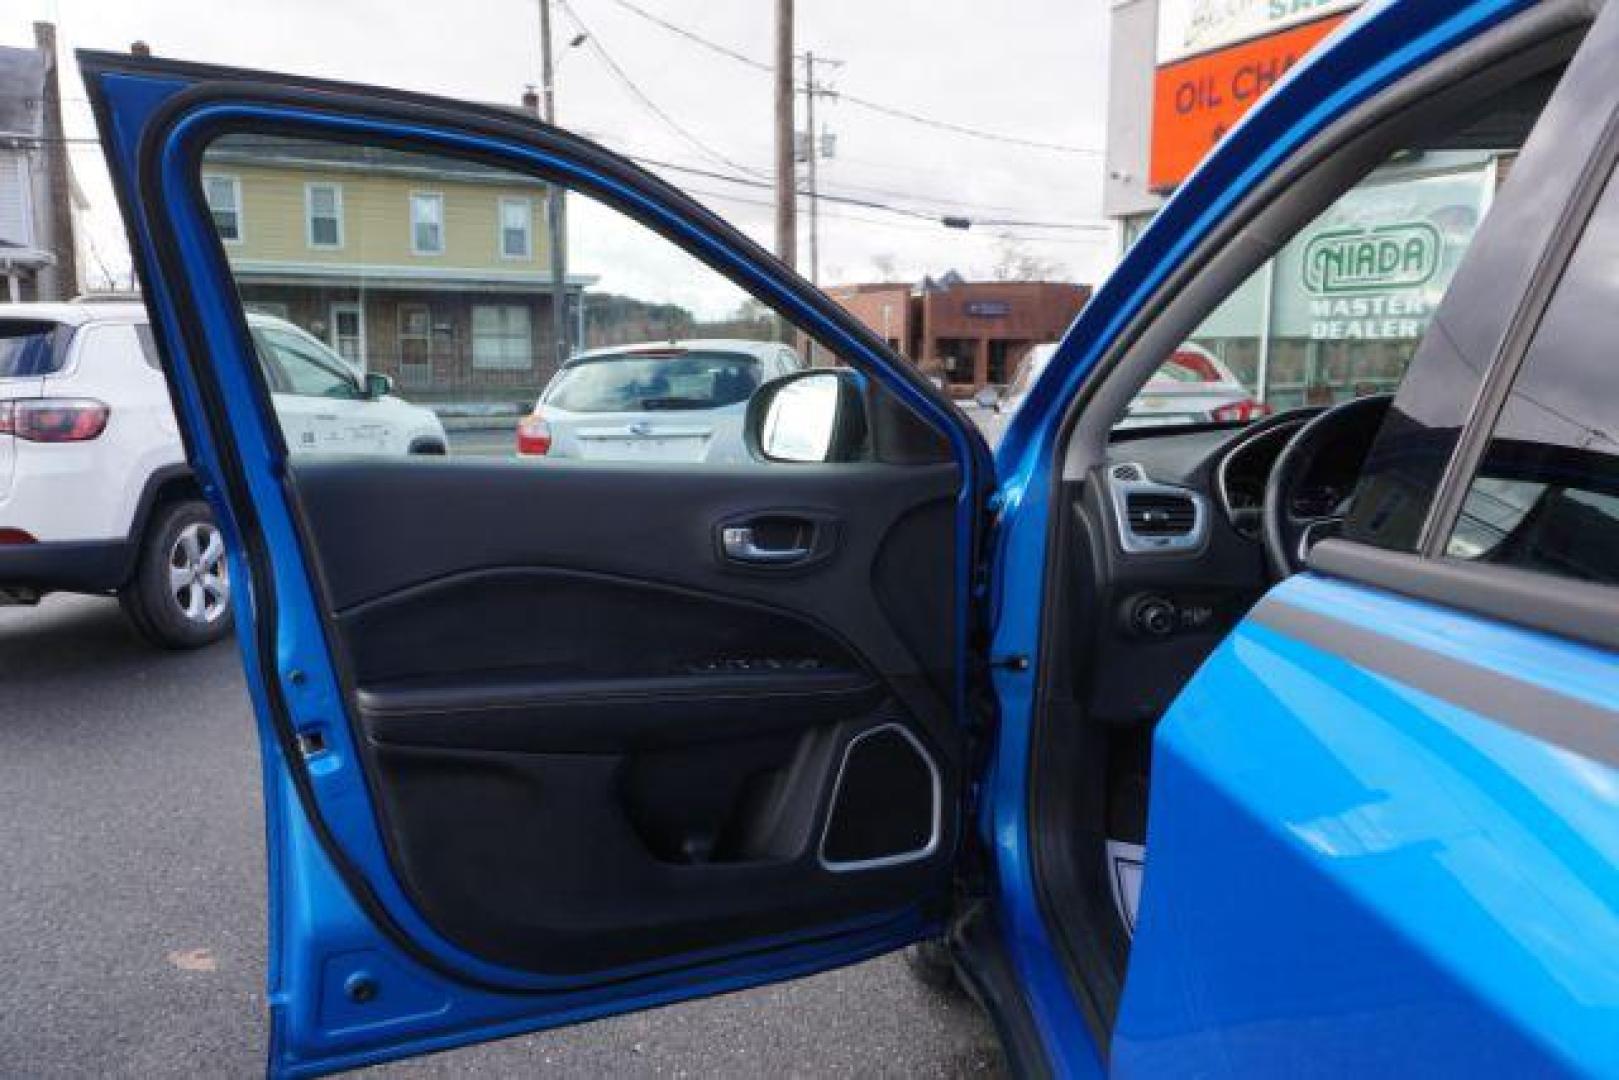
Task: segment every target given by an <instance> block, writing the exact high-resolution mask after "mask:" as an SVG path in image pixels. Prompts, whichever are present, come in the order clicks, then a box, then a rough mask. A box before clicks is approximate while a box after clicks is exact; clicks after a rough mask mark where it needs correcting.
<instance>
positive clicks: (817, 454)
mask: <svg viewBox="0 0 1619 1080" xmlns="http://www.w3.org/2000/svg"><path fill="white" fill-rule="evenodd" d="M838 397H839V394H838V377H837V375H836V374H834V373H833V372H830V371H828V372H825V373H817V374H814V375H806V376H805V377H804V378H801V379H794V380H793V381H792V382H790V383H787V384H786V385H785V386H783V387H782V388H781V389H780V390H778V391H776V395H775V396H774V397H773V398H771V399H770V404H769V406H768V407H767V408H766V410H765V418H764V429H763V430H762V431H761V432H760V435H759V448H760V449H761V450H763V451H764V454H765V456H766V457H768V458H772V459H774V460H776V461H825V460H826V459H827V456H828V453H829V452H830V450H831V449H832V433H833V432H834V431H836V430H837V423H838Z"/></svg>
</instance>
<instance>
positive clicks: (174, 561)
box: [169, 521, 230, 624]
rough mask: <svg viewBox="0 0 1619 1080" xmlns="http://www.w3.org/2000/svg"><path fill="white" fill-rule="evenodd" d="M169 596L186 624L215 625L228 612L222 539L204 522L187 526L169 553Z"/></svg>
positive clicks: (228, 599) (228, 597) (228, 601)
mask: <svg viewBox="0 0 1619 1080" xmlns="http://www.w3.org/2000/svg"><path fill="white" fill-rule="evenodd" d="M169 593H170V595H171V596H173V597H174V602H175V604H176V605H178V607H179V609H180V613H181V614H182V615H183V616H184V617H185V618H186V620H187V621H189V622H193V623H202V624H209V623H214V622H218V621H219V620H220V619H221V618H222V617H224V614H225V612H226V611H228V610H230V576H229V571H228V570H227V569H226V567H225V540H224V538H223V537H222V536H220V535H219V530H218V529H217V528H215V527H214V526H213V525H212V524H210V523H207V522H201V521H199V522H195V523H193V524H191V525H187V526H186V527H185V528H184V529H182V530H181V531H180V535H179V536H177V537H175V540H174V545H173V547H172V548H171V549H170V551H169Z"/></svg>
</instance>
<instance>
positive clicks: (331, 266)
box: [202, 136, 593, 398]
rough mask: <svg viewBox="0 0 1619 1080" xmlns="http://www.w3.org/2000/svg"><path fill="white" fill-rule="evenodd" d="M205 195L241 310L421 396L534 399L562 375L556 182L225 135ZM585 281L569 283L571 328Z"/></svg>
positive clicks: (387, 154) (373, 151)
mask: <svg viewBox="0 0 1619 1080" xmlns="http://www.w3.org/2000/svg"><path fill="white" fill-rule="evenodd" d="M202 186H203V193H204V196H205V197H206V198H207V201H208V206H209V209H210V210H211V212H212V214H213V218H214V223H215V227H216V229H217V231H218V233H219V236H220V240H221V242H222V243H223V245H224V248H225V251H226V254H227V255H228V257H229V259H230V262H231V267H232V270H233V271H234V273H235V277H236V283H237V287H238V289H239V291H240V292H241V294H242V299H243V302H244V304H245V305H246V306H247V307H248V309H249V310H256V311H262V312H267V313H270V314H275V315H279V316H281V317H283V318H287V319H290V320H291V321H293V322H295V323H297V324H298V325H300V326H302V327H303V328H304V329H306V330H308V331H310V332H311V333H313V334H315V335H316V336H317V337H320V338H322V339H324V340H325V341H327V342H328V343H329V344H330V345H331V346H332V347H333V348H334V349H336V350H337V351H338V352H340V353H342V354H343V355H344V356H345V357H347V358H348V359H349V360H351V361H352V362H354V363H355V364H357V365H361V366H363V367H365V368H367V369H369V370H373V371H381V372H384V373H386V374H389V375H392V376H394V378H395V379H396V380H397V381H398V383H399V385H400V386H401V388H403V389H408V390H410V391H412V392H413V393H414V394H415V396H423V395H427V396H433V397H445V398H454V397H497V398H499V397H512V398H522V397H525V396H531V395H532V394H533V393H534V392H536V391H537V390H538V388H539V387H541V386H543V385H544V383H545V381H546V379H547V378H548V377H549V376H550V374H551V372H553V371H554V370H555V366H556V362H557V357H556V356H555V355H554V354H555V352H556V349H555V346H554V343H553V338H554V335H553V333H552V324H551V310H552V284H551V282H552V277H551V257H550V248H549V236H550V233H549V229H548V227H547V226H548V223H547V216H546V215H547V212H548V205H549V201H548V194H549V192H548V186H547V185H546V184H545V183H543V182H542V181H539V180H534V179H530V178H528V177H523V176H520V175H517V174H514V173H510V172H506V171H504V170H496V169H487V168H483V167H480V166H477V165H475V164H470V163H462V162H449V161H442V160H438V159H434V158H431V157H427V156H424V155H419V154H408V153H403V152H395V151H390V150H381V149H378V148H375V147H360V146H355V147H350V146H346V145H343V144H339V143H317V142H310V141H306V140H295V139H280V138H267V137H264V136H253V137H252V138H251V139H247V138H242V137H234V136H233V137H226V138H224V139H221V140H220V141H219V142H217V143H216V144H215V145H214V146H213V147H212V148H211V149H210V150H209V151H208V153H207V155H206V156H205V158H204V165H203V173H202ZM592 280H593V279H592V278H590V277H587V276H570V277H569V278H568V280H567V293H568V296H569V306H568V307H567V308H565V310H566V311H567V312H568V317H569V318H570V320H572V319H574V318H576V317H577V310H578V306H579V304H578V295H579V292H580V290H581V289H582V288H583V287H584V286H586V285H588V284H590V283H591V281H592Z"/></svg>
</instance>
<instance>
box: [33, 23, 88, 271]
mask: <svg viewBox="0 0 1619 1080" xmlns="http://www.w3.org/2000/svg"><path fill="white" fill-rule="evenodd" d="M34 47H35V48H36V49H38V51H39V52H40V54H41V55H42V56H44V58H45V100H44V101H43V102H41V108H42V110H43V112H44V118H43V119H44V123H43V124H42V125H41V126H40V133H41V134H42V135H44V137H45V168H46V175H47V176H48V177H49V178H50V203H49V208H48V213H47V215H46V216H47V219H48V220H49V221H50V247H51V254H52V255H54V256H55V257H56V262H55V265H54V266H51V267H50V268H48V269H47V270H46V271H45V272H44V273H42V274H41V275H40V276H39V278H38V281H39V286H38V287H37V289H36V292H37V294H38V295H37V296H36V297H35V299H38V300H67V299H70V298H72V296H73V295H74V294H75V293H77V292H78V291H79V269H78V248H77V245H76V244H75V243H74V239H73V180H72V176H71V170H70V168H69V166H68V161H67V139H66V137H65V134H66V133H65V131H64V130H63V127H62V93H61V81H60V80H59V79H58V77H57V75H58V70H59V66H60V65H59V64H58V62H57V61H58V57H57V54H56V25H55V24H54V23H48V22H37V23H35V24H34Z"/></svg>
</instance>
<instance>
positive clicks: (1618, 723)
mask: <svg viewBox="0 0 1619 1080" xmlns="http://www.w3.org/2000/svg"><path fill="white" fill-rule="evenodd" d="M1249 618H1250V619H1252V620H1253V621H1254V622H1256V623H1258V624H1259V625H1261V626H1264V627H1268V628H1269V629H1271V630H1275V631H1276V632H1277V633H1280V634H1285V635H1286V636H1287V637H1290V638H1295V639H1297V640H1299V641H1303V642H1305V643H1307V644H1309V645H1313V646H1315V647H1316V648H1319V649H1322V650H1325V651H1327V652H1330V653H1333V654H1334V655H1336V656H1340V657H1342V658H1343V659H1345V660H1348V661H1350V662H1351V663H1354V664H1357V665H1359V666H1360V667H1363V668H1366V669H1367V670H1369V671H1373V672H1376V673H1377V674H1379V675H1384V676H1387V677H1388V678H1391V679H1395V680H1397V681H1399V682H1401V683H1404V684H1405V685H1406V686H1410V687H1412V688H1413V689H1416V690H1421V691H1423V692H1424V693H1427V694H1432V695H1433V696H1434V697H1437V698H1441V699H1443V700H1445V701H1448V702H1450V703H1451V704H1453V705H1458V706H1460V707H1461V708H1464V709H1467V710H1468V711H1469V712H1474V713H1477V714H1478V715H1480V716H1482V717H1485V718H1487V719H1489V720H1493V721H1495V722H1497V723H1500V724H1504V725H1506V726H1507V727H1510V728H1514V729H1516V730H1518V731H1521V732H1523V733H1524V734H1525V735H1529V736H1532V737H1534V738H1536V739H1541V740H1543V741H1545V742H1549V743H1552V744H1554V745H1556V746H1560V747H1562V748H1563V749H1565V750H1572V751H1573V752H1574V753H1576V754H1580V755H1583V756H1585V757H1588V758H1591V759H1593V760H1595V761H1600V762H1602V763H1603V764H1605V765H1611V766H1615V767H1619V711H1616V710H1614V709H1609V708H1604V707H1602V706H1600V705H1594V704H1592V703H1591V702H1589V701H1584V700H1581V699H1579V698H1573V697H1569V696H1567V695H1565V694H1560V693H1558V692H1557V691H1555V690H1548V689H1546V688H1544V687H1541V686H1536V685H1534V684H1533V683H1528V682H1524V681H1523V680H1521V679H1514V678H1512V677H1511V676H1509V675H1503V674H1502V673H1501V672H1499V671H1492V670H1490V669H1489V668H1485V667H1480V666H1478V665H1475V664H1469V663H1467V662H1465V661H1462V660H1457V659H1454V658H1453V657H1449V656H1442V655H1440V654H1438V653H1435V652H1432V651H1430V650H1427V649H1424V648H1421V647H1420V646H1416V645H1412V644H1410V643H1409V642H1405V641H1398V640H1396V639H1394V638H1391V637H1387V636H1385V635H1383V634H1379V633H1377V632H1376V631H1375V630H1368V629H1366V628H1365V627H1362V626H1355V625H1353V624H1350V623H1347V622H1343V621H1341V620H1339V619H1334V618H1332V617H1330V616H1327V615H1321V614H1318V613H1316V612H1314V611H1307V610H1305V609H1303V608H1299V607H1295V606H1293V605H1292V604H1288V603H1285V602H1283V601H1280V600H1276V599H1272V598H1269V597H1267V598H1266V599H1265V600H1263V601H1262V602H1261V603H1260V604H1259V606H1258V607H1256V608H1255V609H1254V610H1253V613H1252V614H1251V615H1250V616H1249Z"/></svg>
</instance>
